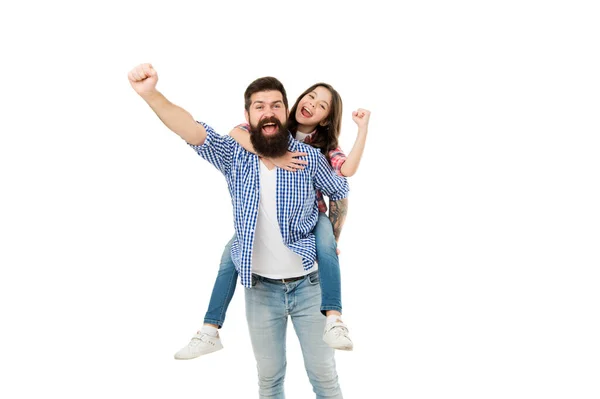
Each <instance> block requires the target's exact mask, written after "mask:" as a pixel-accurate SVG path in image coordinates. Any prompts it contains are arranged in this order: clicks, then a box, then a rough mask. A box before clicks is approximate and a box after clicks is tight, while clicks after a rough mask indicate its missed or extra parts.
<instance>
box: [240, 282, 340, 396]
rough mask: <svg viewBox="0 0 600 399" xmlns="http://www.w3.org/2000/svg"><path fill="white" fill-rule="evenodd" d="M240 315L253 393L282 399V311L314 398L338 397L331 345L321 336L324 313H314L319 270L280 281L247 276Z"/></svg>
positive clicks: (317, 300)
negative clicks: (248, 344) (253, 372)
mask: <svg viewBox="0 0 600 399" xmlns="http://www.w3.org/2000/svg"><path fill="white" fill-rule="evenodd" d="M245 293H246V320H247V321H248V330H249V331H250V340H251V341H252V349H253V350H254V357H255V358H256V366H257V369H258V386H259V398H261V399H263V398H274V399H284V398H285V394H284V389H283V382H284V379H285V370H286V364H287V361H286V355H285V352H286V349H285V348H286V332H287V323H288V316H291V319H292V324H293V325H294V330H295V331H296V335H297V336H298V341H300V347H301V349H302V356H303V357H304V367H305V368H306V373H307V374H308V379H309V380H310V383H311V384H312V386H313V391H314V392H315V394H316V398H317V399H322V398H330V399H331V398H335V399H340V398H342V391H341V390H340V386H339V383H338V376H337V372H336V369H335V359H334V350H333V348H330V347H329V346H328V345H327V344H326V343H325V341H323V328H324V327H325V318H324V317H323V316H321V315H320V314H319V305H320V303H321V289H320V287H319V271H315V272H312V273H310V274H309V275H307V276H306V277H304V278H303V279H301V280H297V281H292V282H288V283H283V282H281V281H280V280H271V279H268V278H265V277H261V276H258V275H255V274H254V275H252V288H245Z"/></svg>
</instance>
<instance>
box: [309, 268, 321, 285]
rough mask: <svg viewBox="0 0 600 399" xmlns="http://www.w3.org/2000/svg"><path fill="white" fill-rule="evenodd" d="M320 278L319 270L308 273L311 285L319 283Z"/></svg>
mask: <svg viewBox="0 0 600 399" xmlns="http://www.w3.org/2000/svg"><path fill="white" fill-rule="evenodd" d="M319 280H320V279H319V271H318V270H317V271H315V272H312V273H311V274H309V275H308V282H309V283H310V284H311V285H317V284H319Z"/></svg>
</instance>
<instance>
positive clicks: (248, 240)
mask: <svg viewBox="0 0 600 399" xmlns="http://www.w3.org/2000/svg"><path fill="white" fill-rule="evenodd" d="M129 81H130V83H131V86H132V87H133V89H134V90H135V91H136V92H137V93H138V94H139V95H140V96H141V97H142V98H143V99H144V100H145V101H146V103H148V105H149V106H150V107H151V108H152V110H153V111H154V112H155V113H156V114H157V115H158V117H159V118H160V120H161V121H162V122H163V123H164V124H165V125H166V126H167V127H168V128H169V129H170V130H172V131H173V132H175V133H176V134H178V135H179V136H180V137H181V138H183V139H184V140H185V141H186V142H187V143H188V144H189V145H190V146H191V147H192V148H193V149H194V150H195V151H196V152H197V153H198V154H199V155H200V156H201V157H202V158H204V159H206V160H207V161H208V162H210V163H211V164H212V165H214V166H215V167H216V168H217V169H218V170H219V171H221V173H223V175H224V176H225V179H226V180H227V185H228V187H229V192H230V194H231V199H232V204H233V215H234V228H235V233H236V236H235V239H234V240H233V241H232V244H231V255H232V258H233V262H234V264H235V266H236V269H237V271H238V273H239V275H240V278H241V283H242V285H244V287H245V299H246V320H247V322H248V329H249V332H250V338H251V341H252V347H253V350H254V356H255V358H256V363H257V368H258V379H259V397H260V398H267V397H268V398H285V394H284V389H283V381H284V377H285V369H286V354H285V346H286V329H287V321H288V316H290V317H291V320H292V323H293V324H294V330H295V332H296V335H297V337H298V340H299V342H300V346H301V348H302V354H303V356H304V365H305V367H306V372H307V374H308V377H309V380H310V382H311V384H312V386H313V390H314V392H315V394H316V397H317V398H325V397H327V398H342V393H341V390H340V387H339V384H338V377H337V372H336V367H335V360H334V350H333V349H332V348H331V347H329V346H328V345H327V344H326V343H325V342H324V341H323V339H322V332H323V316H322V314H321V312H320V304H321V289H320V286H319V274H318V271H317V266H316V265H315V259H316V247H315V239H314V235H313V234H312V233H311V231H312V230H313V228H314V227H315V225H316V223H317V218H318V213H319V211H318V207H317V202H316V194H315V187H316V188H318V189H319V190H321V191H322V192H323V193H324V194H325V195H327V196H328V197H329V198H330V200H332V201H341V200H343V199H344V198H346V196H347V195H348V184H347V182H346V179H345V178H343V177H340V176H337V175H336V174H335V173H334V172H333V171H332V170H331V168H330V166H329V163H328V162H327V160H326V159H325V157H324V156H323V154H321V152H320V151H319V150H318V149H316V148H313V147H311V146H309V145H306V144H303V143H300V142H298V141H296V140H294V139H293V138H292V137H291V136H290V134H289V133H288V131H287V130H286V129H285V128H284V126H285V124H286V122H287V115H288V102H287V97H286V93H285V89H284V87H283V85H282V84H281V82H279V81H278V80H277V79H275V78H272V77H265V78H260V79H257V80H255V81H254V82H252V83H251V84H250V85H249V86H248V88H247V89H246V92H245V94H244V100H245V109H246V111H245V115H246V120H247V121H248V123H249V124H250V126H251V132H252V134H251V141H252V144H253V146H254V149H255V150H256V151H257V153H258V154H259V155H260V156H259V155H256V154H253V153H250V152H248V151H246V150H244V149H243V148H242V147H241V146H240V145H239V144H238V143H237V142H236V141H235V140H234V139H233V138H232V137H231V136H228V135H224V136H221V135H219V134H217V133H215V131H214V130H213V129H212V128H211V127H210V126H209V125H207V124H205V123H202V122H196V120H195V119H194V118H193V117H192V116H191V115H190V114H189V113H188V112H187V111H185V110H184V109H182V108H180V107H178V106H176V105H174V104H173V103H171V102H170V101H168V100H167V99H166V98H165V97H164V96H163V95H162V94H161V93H160V92H158V91H157V90H156V83H157V81H158V75H157V73H156V71H155V70H154V69H153V68H152V66H151V65H150V64H142V65H139V66H137V67H136V68H134V69H133V70H132V71H130V73H129ZM286 151H291V152H304V153H306V154H307V155H306V156H305V159H306V160H307V161H308V164H307V165H306V167H305V169H303V170H301V171H297V172H288V171H285V170H283V169H279V168H276V167H275V165H273V164H272V163H271V162H269V161H268V160H267V159H265V158H266V157H277V156H280V155H283V154H285V152H286ZM273 275H276V276H277V278H267V277H265V276H273Z"/></svg>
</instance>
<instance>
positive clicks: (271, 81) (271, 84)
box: [244, 76, 288, 112]
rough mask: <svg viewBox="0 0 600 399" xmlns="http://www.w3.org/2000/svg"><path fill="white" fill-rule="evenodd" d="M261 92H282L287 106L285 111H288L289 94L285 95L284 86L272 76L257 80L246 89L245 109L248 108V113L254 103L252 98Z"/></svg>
mask: <svg viewBox="0 0 600 399" xmlns="http://www.w3.org/2000/svg"><path fill="white" fill-rule="evenodd" d="M260 91H278V92H280V93H281V96H282V97H283V105H285V110H286V111H287V110H288V100H287V94H286V93H285V88H284V87H283V84H282V83H281V82H280V81H279V80H277V79H275V78H274V77H272V76H265V77H264V78H258V79H256V80H255V81H254V82H252V83H250V85H248V87H247V88H246V92H245V93H244V103H245V104H244V107H245V108H246V111H248V112H249V111H250V104H251V103H252V100H251V99H250V97H252V95H253V94H254V93H258V92H260Z"/></svg>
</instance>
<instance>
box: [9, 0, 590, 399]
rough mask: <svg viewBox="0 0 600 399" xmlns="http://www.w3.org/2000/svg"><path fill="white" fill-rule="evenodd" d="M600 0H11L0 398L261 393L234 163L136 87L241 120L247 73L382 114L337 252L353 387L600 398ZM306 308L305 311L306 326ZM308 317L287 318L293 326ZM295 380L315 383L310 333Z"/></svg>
mask: <svg viewBox="0 0 600 399" xmlns="http://www.w3.org/2000/svg"><path fill="white" fill-rule="evenodd" d="M593 5H594V3H593V2H591V1H589V2H584V1H570V2H566V1H550V2H548V1H546V2H542V1H527V0H525V1H504V2H475V1H457V2H441V1H421V2H400V3H396V4H395V5H393V6H392V4H391V3H390V4H389V5H388V4H387V2H379V1H370V2H342V1H312V0H308V1H304V2H284V1H277V2H276V1H266V2H259V3H255V2H203V1H200V2H198V1H196V2H191V1H190V2H182V1H175V2H162V3H159V2H142V1H136V2H127V1H123V2H116V1H108V2H102V3H98V4H94V5H91V4H87V3H85V2H74V1H73V2H66V1H58V2H28V3H18V5H17V3H15V4H12V5H3V6H2V10H1V12H0V33H2V62H1V63H0V72H1V75H0V76H1V77H2V89H1V90H2V96H0V101H1V102H2V104H1V105H2V107H1V110H2V112H1V115H2V117H1V118H0V123H1V126H0V135H1V136H0V137H1V145H0V183H1V187H2V195H1V196H0V205H1V206H0V235H1V236H0V239H1V241H0V266H1V278H0V299H1V300H2V306H1V307H0V309H1V316H2V321H3V323H2V324H3V327H2V329H1V330H0V331H1V332H0V336H1V338H2V339H1V340H0V353H1V356H0V362H1V364H2V370H3V372H2V381H3V382H2V384H0V397H3V398H11V399H12V398H15V399H16V398H33V397H39V396H42V395H44V396H48V395H53V396H54V395H56V396H59V395H60V396H61V397H63V398H82V397H84V398H106V397H111V398H125V397H148V398H155V397H156V398H159V397H194V398H203V397H210V396H216V395H220V396H223V397H240V398H254V397H257V393H256V392H257V378H256V369H255V363H254V358H253V355H252V350H251V346H250V341H249V338H248V333H247V329H246V324H245V315H244V308H243V289H242V288H241V287H238V291H237V293H236V295H235V297H234V300H233V302H232V304H231V306H230V310H229V312H228V318H227V321H226V323H225V326H224V328H223V330H222V332H221V336H222V339H223V343H224V346H225V349H224V350H223V351H220V352H217V353H215V354H212V355H209V356H207V357H205V358H200V359H196V360H193V361H175V360H173V354H174V353H175V352H176V351H177V350H178V349H180V347H182V346H183V345H185V344H186V343H187V342H188V340H189V338H190V337H191V336H192V335H193V334H194V332H195V331H196V330H197V329H198V328H199V327H200V325H201V322H202V317H203V315H204V312H205V310H206V305H207V304H208V299H209V296H210V292H211V289H212V284H213V281H214V278H215V276H216V271H217V267H218V262H219V259H220V255H221V252H222V249H223V246H224V245H225V244H226V242H227V241H228V240H229V238H230V236H231V235H232V233H233V228H232V223H231V210H230V202H229V197H228V192H227V189H226V185H225V181H224V179H223V177H222V176H221V175H220V174H219V172H217V171H216V170H215V169H214V168H213V167H212V166H210V165H209V164H208V163H206V162H205V161H203V160H202V159H201V158H200V157H198V156H197V155H196V154H195V153H194V152H193V151H192V150H191V149H189V148H188V147H187V146H186V145H185V143H184V142H183V141H182V140H180V139H179V138H178V137H177V136H175V135H174V134H173V133H171V132H170V131H168V130H167V129H166V128H165V127H164V126H163V125H162V123H161V122H160V121H159V120H158V118H157V117H156V116H155V115H154V114H153V113H152V112H151V110H150V109H149V108H148V107H147V106H146V104H145V103H144V102H143V101H142V100H141V99H140V98H139V97H137V95H136V94H135V93H134V91H133V90H132V89H131V88H130V86H129V84H128V82H127V72H128V71H129V70H130V69H131V68H133V67H134V66H136V65H137V64H139V63H142V62H151V63H153V65H154V67H155V68H156V70H157V71H158V74H159V83H158V88H159V90H161V91H162V92H163V93H164V94H165V95H166V97H167V98H169V99H170V100H171V101H173V102H174V103H176V104H178V105H181V106H182V107H184V108H185V109H187V110H188V111H189V112H190V113H192V115H194V117H195V118H196V119H198V120H202V121H206V122H208V123H209V124H211V125H212V126H213V127H215V128H216V129H217V131H218V132H220V133H221V134H227V133H228V132H229V130H230V129H231V128H232V127H233V126H235V125H236V124H238V123H240V122H242V121H243V117H244V115H243V92H244V90H245V88H246V86H247V85H248V83H250V82H251V81H252V80H254V79H256V78H258V77H260V76H266V75H272V76H275V77H277V78H279V79H280V80H281V81H282V82H283V83H284V84H285V85H286V88H287V91H288V96H289V100H290V103H293V102H294V100H295V99H296V98H297V96H298V95H299V94H300V93H301V92H302V91H303V90H304V89H305V88H307V87H308V86H310V85H311V84H313V83H315V82H318V81H324V82H327V83H330V84H332V85H333V86H334V87H335V88H336V89H337V90H338V91H339V92H340V94H341V95H342V98H343V101H344V117H343V122H342V130H343V131H342V137H341V140H340V142H341V145H342V148H343V149H344V150H345V151H346V152H349V151H350V149H351V148H352V144H353V142H354V138H355V135H356V126H355V125H354V123H353V122H352V119H351V111H352V110H354V109H356V108H359V107H362V108H367V109H369V110H371V111H372V116H371V123H370V126H369V137H368V139H367V146H366V150H365V153H364V156H363V161H362V164H361V167H360V170H359V172H358V173H357V175H356V176H354V177H352V178H351V179H350V186H351V195H350V208H349V215H348V218H347V222H346V226H345V228H344V231H343V233H342V238H341V241H340V249H341V251H342V255H341V257H340V261H341V266H342V280H343V282H342V284H343V296H344V309H345V310H344V314H345V315H344V318H345V321H346V322H347V323H348V324H349V326H350V328H351V333H352V337H353V339H354V342H355V351H354V352H351V353H345V352H340V353H338V354H337V357H336V359H337V363H338V373H339V376H340V382H341V385H342V390H343V392H344V397H345V398H361V399H362V398H410V399H420V398H436V399H438V398H461V399H466V398H477V399H480V398H485V399H492V398H526V399H531V398H545V399H546V398H578V399H587V398H597V397H598V396H599V395H600V387H599V385H598V383H597V378H598V375H599V373H600V363H599V360H598V359H600V344H599V343H598V342H599V341H598V339H597V337H598V336H600V324H599V320H598V314H599V305H598V304H599V303H600V298H599V296H600V295H599V293H598V289H597V287H598V284H599V283H600V281H599V280H600V279H599V272H598V267H599V266H600V262H599V261H600V256H599V251H598V243H599V239H600V231H599V227H598V226H600V212H599V210H598V209H599V208H598V203H600V195H599V190H598V180H599V179H598V178H599V177H600V176H599V171H600V165H599V164H600V162H599V160H598V151H599V150H600V148H599V142H600V141H599V140H598V133H599V126H598V125H599V123H598V121H599V118H598V109H599V108H598V106H599V105H600V104H599V102H600V101H599V97H598V93H599V92H600V90H599V89H600V79H599V75H598V70H599V67H600V62H599V61H600V60H599V57H598V51H597V49H598V48H599V47H598V45H599V44H600V43H599V39H598V38H600V32H599V30H600V28H599V27H598V23H597V21H598V17H599V15H598V12H597V11H596V9H595V8H594V7H593ZM290 327H291V326H290ZM290 330H291V328H290ZM286 395H287V396H286V397H287V398H291V399H304V398H310V397H313V396H314V395H313V394H312V391H311V387H310V384H309V383H308V379H307V377H306V374H305V371H304V368H303V364H302V358H301V354H300V351H299V348H298V344H297V341H296V340H295V336H294V335H293V331H291V332H290V334H289V339H288V373H287V379H286Z"/></svg>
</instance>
